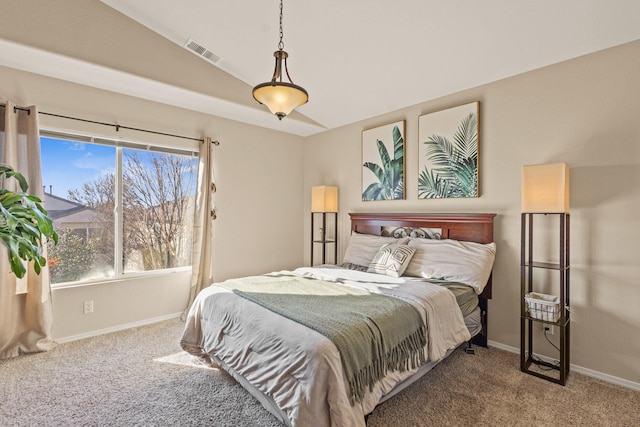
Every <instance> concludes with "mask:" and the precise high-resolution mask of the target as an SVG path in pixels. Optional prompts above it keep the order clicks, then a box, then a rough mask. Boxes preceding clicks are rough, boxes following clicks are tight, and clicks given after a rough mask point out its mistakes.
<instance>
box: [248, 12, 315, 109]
mask: <svg viewBox="0 0 640 427" xmlns="http://www.w3.org/2000/svg"><path fill="white" fill-rule="evenodd" d="M282 36H283V33H282V0H280V43H278V50H276V51H275V52H274V53H273V56H275V58H276V67H275V69H274V70H273V77H272V78H271V81H270V82H266V83H261V84H259V85H258V86H256V87H254V88H253V97H254V99H255V100H256V101H258V102H259V103H260V104H264V105H266V106H267V107H268V108H269V110H270V111H271V112H272V113H273V114H275V115H276V116H277V117H278V119H280V120H282V118H283V117H284V116H286V115H287V114H289V113H291V111H293V109H294V108H296V107H299V106H301V105H303V104H306V103H307V101H308V100H309V94H308V93H307V91H306V90H304V89H303V88H302V87H300V86H298V85H296V84H293V81H292V80H291V76H289V70H287V58H288V57H289V54H288V53H287V52H285V51H284V50H283V49H284V42H283V41H282ZM283 65H284V73H285V74H286V75H287V78H288V79H289V82H286V81H285V82H283V81H282V66H283Z"/></svg>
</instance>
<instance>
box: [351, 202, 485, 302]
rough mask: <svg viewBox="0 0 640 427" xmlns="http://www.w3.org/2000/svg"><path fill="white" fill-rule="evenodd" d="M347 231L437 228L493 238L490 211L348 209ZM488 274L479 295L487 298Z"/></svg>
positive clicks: (447, 233)
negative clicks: (388, 228)
mask: <svg viewBox="0 0 640 427" xmlns="http://www.w3.org/2000/svg"><path fill="white" fill-rule="evenodd" d="M349 216H350V217H351V231H352V232H353V231H356V232H358V233H364V234H375V235H380V233H381V232H382V227H412V228H439V229H441V230H442V238H443V239H454V240H463V241H469V242H477V243H491V242H493V218H494V217H495V216H496V214H492V213H459V214H433V213H350V214H349ZM491 288H492V287H491V277H489V280H488V282H487V285H486V286H485V288H484V290H483V292H482V295H481V297H484V298H487V299H490V298H491V290H492V289H491Z"/></svg>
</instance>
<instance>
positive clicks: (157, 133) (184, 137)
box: [0, 104, 220, 146]
mask: <svg viewBox="0 0 640 427" xmlns="http://www.w3.org/2000/svg"><path fill="white" fill-rule="evenodd" d="M0 106H2V107H6V106H7V105H6V104H0ZM17 110H20V111H26V112H27V114H31V109H29V108H26V107H18V106H14V107H13V112H14V113H15V112H16V111H17ZM38 114H44V115H47V116H53V117H59V118H62V119H69V120H77V121H80V122H85V123H93V124H96V125H103V126H111V127H114V128H116V132H119V131H120V129H127V130H134V131H137V132H146V133H153V134H155V135H163V136H170V137H173V138H181V139H188V140H191V141H199V142H204V138H193V137H190V136H183V135H175V134H171V133H165V132H158V131H155V130H148V129H140V128H133V127H129V126H122V125H118V124H115V125H114V124H113V123H105V122H98V121H94V120H87V119H80V118H78V117H70V116H63V115H60V114H53V113H47V112H44V111H38ZM211 143H212V144H213V145H216V146H218V145H220V141H217V140H215V141H211Z"/></svg>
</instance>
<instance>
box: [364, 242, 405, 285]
mask: <svg viewBox="0 0 640 427" xmlns="http://www.w3.org/2000/svg"><path fill="white" fill-rule="evenodd" d="M415 251H416V248H412V247H409V246H407V245H398V244H397V243H389V244H386V245H384V246H383V247H381V248H380V250H379V251H378V253H377V254H376V255H375V257H374V258H373V261H371V264H369V268H368V269H367V273H378V274H385V275H387V276H391V277H400V276H402V273H404V270H405V269H406V268H407V266H408V265H409V261H411V257H412V256H413V254H414V253H415Z"/></svg>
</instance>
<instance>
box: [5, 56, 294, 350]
mask: <svg viewBox="0 0 640 427" xmlns="http://www.w3.org/2000/svg"><path fill="white" fill-rule="evenodd" d="M0 100H3V101H4V100H11V101H12V102H15V103H16V104H18V105H32V104H34V105H37V106H38V108H39V110H40V111H46V112H52V113H62V114H66V115H70V116H73V117H81V118H88V119H91V120H98V121H104V122H108V123H120V124H122V125H126V126H133V127H140V128H143V129H155V130H158V131H161V132H168V133H176V134H182V135H187V136H193V137H198V138H200V137H202V136H204V135H208V136H211V137H213V138H214V139H217V140H219V141H220V143H221V144H220V146H218V147H215V148H214V151H213V152H214V161H213V163H214V169H215V176H216V182H217V186H218V192H217V193H216V196H215V203H216V207H217V210H218V219H217V220H216V221H215V225H214V233H215V236H216V239H215V241H214V245H213V246H214V247H213V256H214V260H215V261H214V269H215V270H214V272H215V273H214V277H215V279H216V280H224V279H227V278H230V277H237V276H241V275H245V274H257V273H263V272H267V271H272V270H274V269H285V268H293V267H295V266H298V265H300V264H301V263H302V244H303V237H302V229H303V218H302V217H301V215H300V212H301V210H302V204H303V202H302V196H303V187H302V180H301V179H296V178H293V179H292V177H301V176H302V151H303V145H302V143H301V138H300V137H297V136H292V135H288V134H283V133H279V132H274V131H269V130H265V129H263V128H258V127H253V126H249V125H244V124H240V123H237V122H234V121H231V120H225V119H220V118H216V117H212V116H208V115H204V114H199V113H194V112H192V111H187V110H183V109H179V108H173V107H170V106H167V105H163V104H157V103H153V102H148V101H144V100H140V99H136V98H132V97H127V96H123V95H118V94H114V93H110V92H105V91H102V90H98V89H92V88H88V87H86V86H81V85H76V84H72V83H68V82H63V81H59V80H55V79H50V78H46V77H42V76H38V75H34V74H29V73H25V72H21V71H17V70H14V69H9V68H4V67H0ZM39 118H40V126H41V127H43V128H54V129H62V130H71V131H84V132H94V133H96V134H98V135H103V136H124V137H128V138H132V139H133V140H136V141H139V140H150V141H154V140H155V141H156V142H158V143H163V144H175V145H179V146H188V147H197V142H195V143H192V142H189V141H183V140H176V139H171V138H159V137H154V136H153V135H150V134H144V133H139V132H128V133H127V132H126V131H123V130H121V131H120V132H118V133H116V132H115V131H114V130H113V129H112V128H110V127H104V126H96V125H87V124H82V123H79V122H75V121H70V120H64V119H54V118H52V117H50V116H46V115H42V114H41V115H40V116H39ZM189 280H190V274H188V273H175V274H171V275H169V276H155V277H152V278H148V279H137V278H134V279H128V280H121V281H117V282H105V283H99V284H94V285H90V286H84V287H72V288H65V289H54V290H53V302H54V337H55V338H57V339H65V338H69V337H75V336H83V335H86V334H91V333H94V332H96V331H103V330H109V329H114V328H116V329H117V328H118V327H122V326H123V325H131V324H136V323H140V322H145V321H148V320H150V319H161V318H164V317H166V316H169V315H172V314H176V313H179V312H181V311H182V310H183V309H184V308H185V305H186V303H187V298H188V287H189ZM86 300H93V301H94V308H95V311H94V313H92V314H86V315H85V314H83V312H82V303H83V301H86Z"/></svg>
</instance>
